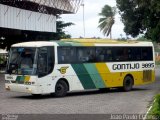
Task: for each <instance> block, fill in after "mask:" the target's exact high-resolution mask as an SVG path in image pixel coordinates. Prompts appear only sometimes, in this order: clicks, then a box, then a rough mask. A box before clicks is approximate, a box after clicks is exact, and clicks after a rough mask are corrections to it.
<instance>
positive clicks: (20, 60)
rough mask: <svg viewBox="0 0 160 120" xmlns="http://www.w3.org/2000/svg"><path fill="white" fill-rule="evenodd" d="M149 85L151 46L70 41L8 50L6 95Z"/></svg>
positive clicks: (27, 44)
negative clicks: (12, 92)
mask: <svg viewBox="0 0 160 120" xmlns="http://www.w3.org/2000/svg"><path fill="white" fill-rule="evenodd" d="M154 81H155V56H154V46H153V44H152V42H137V41H127V42H123V41H116V40H104V39H70V40H60V41H49V42H46V41H37V42H35V41H34V42H24V43H17V44H14V45H12V46H11V49H10V52H9V59H8V64H7V68H6V74H5V88H6V90H8V91H15V92H25V93H30V94H32V95H42V94H54V96H57V97H63V96H65V95H66V94H67V93H68V92H70V91H80V90H89V89H100V90H103V89H106V88H107V89H108V88H121V89H123V90H124V91H130V90H131V89H132V88H133V86H137V85H144V84H149V83H152V82H154Z"/></svg>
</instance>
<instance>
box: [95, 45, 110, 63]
mask: <svg viewBox="0 0 160 120" xmlns="http://www.w3.org/2000/svg"><path fill="white" fill-rule="evenodd" d="M96 59H97V61H98V62H108V61H113V50H112V48H110V47H108V48H104V47H99V48H96Z"/></svg>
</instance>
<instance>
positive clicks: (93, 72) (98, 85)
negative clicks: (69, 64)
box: [84, 63, 105, 88]
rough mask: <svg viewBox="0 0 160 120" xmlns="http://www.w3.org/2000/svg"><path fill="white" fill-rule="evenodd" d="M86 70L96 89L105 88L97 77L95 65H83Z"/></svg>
mask: <svg viewBox="0 0 160 120" xmlns="http://www.w3.org/2000/svg"><path fill="white" fill-rule="evenodd" d="M84 66H85V68H86V70H87V71H88V73H89V75H90V77H91V78H92V81H93V82H94V84H95V86H96V88H105V84H104V82H103V80H102V78H101V76H100V75H99V73H98V71H97V68H96V66H95V64H92V63H90V64H84Z"/></svg>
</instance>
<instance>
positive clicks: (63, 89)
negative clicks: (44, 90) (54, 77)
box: [54, 80, 68, 97]
mask: <svg viewBox="0 0 160 120" xmlns="http://www.w3.org/2000/svg"><path fill="white" fill-rule="evenodd" d="M67 91H68V85H67V83H66V82H65V81H63V80H60V81H58V82H57V84H56V87H55V93H54V94H55V96H56V97H64V96H65V95H66V94H67Z"/></svg>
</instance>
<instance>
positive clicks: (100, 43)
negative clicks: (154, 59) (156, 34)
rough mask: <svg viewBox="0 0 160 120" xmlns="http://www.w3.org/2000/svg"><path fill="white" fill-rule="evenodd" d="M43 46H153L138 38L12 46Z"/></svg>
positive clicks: (64, 40)
mask: <svg viewBox="0 0 160 120" xmlns="http://www.w3.org/2000/svg"><path fill="white" fill-rule="evenodd" d="M42 46H153V44H152V42H141V41H136V40H130V41H118V40H109V39H63V40H59V41H32V42H22V43H17V44H14V45H12V47H42Z"/></svg>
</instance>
